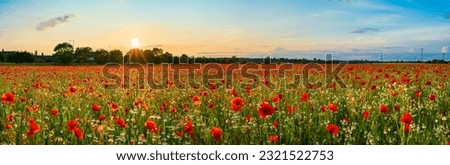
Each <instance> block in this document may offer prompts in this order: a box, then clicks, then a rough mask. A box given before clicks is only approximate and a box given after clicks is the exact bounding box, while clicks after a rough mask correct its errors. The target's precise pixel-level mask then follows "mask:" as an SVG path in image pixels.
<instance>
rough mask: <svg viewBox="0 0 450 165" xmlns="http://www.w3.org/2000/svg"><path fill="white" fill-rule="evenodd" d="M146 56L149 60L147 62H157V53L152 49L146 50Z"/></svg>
mask: <svg viewBox="0 0 450 165" xmlns="http://www.w3.org/2000/svg"><path fill="white" fill-rule="evenodd" d="M143 54H144V57H145V60H146V61H147V63H155V58H156V57H155V54H154V53H153V51H152V50H148V49H147V50H144V53H143Z"/></svg>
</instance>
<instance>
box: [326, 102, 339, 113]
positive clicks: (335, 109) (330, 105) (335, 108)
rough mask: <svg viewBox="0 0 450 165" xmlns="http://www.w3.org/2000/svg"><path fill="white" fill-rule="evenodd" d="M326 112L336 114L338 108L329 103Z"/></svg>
mask: <svg viewBox="0 0 450 165" xmlns="http://www.w3.org/2000/svg"><path fill="white" fill-rule="evenodd" d="M328 110H330V111H331V112H337V111H338V107H337V105H336V104H333V103H330V104H328Z"/></svg>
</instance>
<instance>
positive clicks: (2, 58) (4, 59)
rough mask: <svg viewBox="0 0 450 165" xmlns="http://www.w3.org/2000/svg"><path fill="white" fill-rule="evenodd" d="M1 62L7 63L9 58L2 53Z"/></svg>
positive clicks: (0, 55) (0, 53) (0, 54)
mask: <svg viewBox="0 0 450 165" xmlns="http://www.w3.org/2000/svg"><path fill="white" fill-rule="evenodd" d="M0 58H1V62H7V59H8V56H6V54H5V53H3V52H0Z"/></svg>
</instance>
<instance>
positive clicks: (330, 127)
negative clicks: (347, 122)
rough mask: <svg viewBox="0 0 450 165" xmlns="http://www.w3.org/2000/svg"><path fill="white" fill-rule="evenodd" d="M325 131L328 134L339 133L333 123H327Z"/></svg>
mask: <svg viewBox="0 0 450 165" xmlns="http://www.w3.org/2000/svg"><path fill="white" fill-rule="evenodd" d="M327 131H328V133H330V134H333V135H337V134H338V133H339V127H338V126H337V125H335V124H328V125H327Z"/></svg>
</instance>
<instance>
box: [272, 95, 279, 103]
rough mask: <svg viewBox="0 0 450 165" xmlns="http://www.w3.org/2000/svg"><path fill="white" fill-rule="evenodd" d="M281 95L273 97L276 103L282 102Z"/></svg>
mask: <svg viewBox="0 0 450 165" xmlns="http://www.w3.org/2000/svg"><path fill="white" fill-rule="evenodd" d="M280 100H281V99H280V97H278V95H277V96H273V97H272V101H273V102H274V103H278V102H280Z"/></svg>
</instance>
